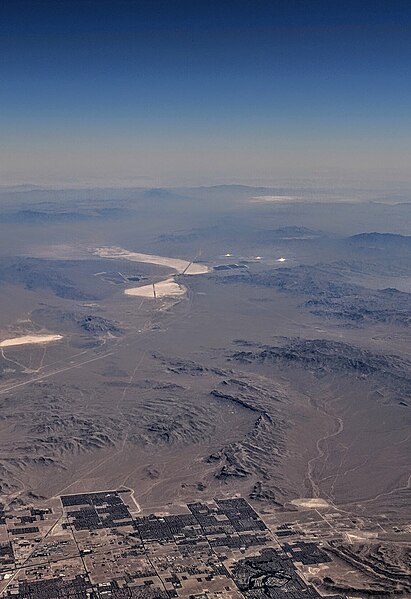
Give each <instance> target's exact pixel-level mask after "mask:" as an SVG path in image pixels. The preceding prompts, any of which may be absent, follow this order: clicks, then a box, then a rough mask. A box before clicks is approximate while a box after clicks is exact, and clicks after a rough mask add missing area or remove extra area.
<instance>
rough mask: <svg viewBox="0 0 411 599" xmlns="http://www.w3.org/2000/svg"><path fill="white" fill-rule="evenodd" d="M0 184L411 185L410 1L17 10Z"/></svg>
mask: <svg viewBox="0 0 411 599" xmlns="http://www.w3.org/2000/svg"><path fill="white" fill-rule="evenodd" d="M0 11H1V12H0V16H1V19H0V51H1V54H2V57H3V60H2V63H1V66H0V70H1V81H2V99H1V104H2V110H1V113H0V130H1V142H0V165H1V166H0V183H1V185H16V184H25V183H33V184H36V185H63V186H67V185H99V186H107V185H112V184H115V185H129V184H130V182H136V181H137V182H139V181H142V182H143V183H144V184H145V185H147V186H169V185H173V186H174V185H198V184H200V185H203V184H218V183H246V184H263V185H264V184H273V183H274V182H275V181H276V179H277V178H291V177H292V178H296V179H298V178H300V179H301V178H317V179H323V180H326V179H327V177H328V178H329V177H330V173H331V174H332V177H333V179H335V180H338V179H339V178H344V179H347V180H358V179H362V180H367V181H370V182H372V181H373V180H376V181H377V182H378V183H380V182H385V183H387V182H395V181H396V180H400V181H404V182H405V183H406V184H410V183H411V175H410V173H409V164H410V158H411V136H410V132H411V118H410V116H411V115H410V110H409V106H410V105H411V85H410V80H409V77H408V72H409V61H410V56H411V35H410V23H411V7H410V6H409V5H408V6H407V5H406V4H405V3H403V2H390V3H387V2H372V3H371V2H363V3H360V4H358V3H351V2H348V3H345V4H344V6H335V5H330V3H326V2H322V1H319V2H313V3H310V5H305V4H304V3H301V2H293V1H291V2H290V1H289V2H275V3H273V2H264V1H262V2H258V3H252V2H244V1H237V2H232V1H229V2H224V3H216V2H196V3H190V2H186V1H183V0H181V1H178V2H172V3H169V2H162V1H158V2H146V1H144V2H126V1H123V2H112V1H108V0H104V1H101V2H98V3H95V2H90V1H83V2H75V1H73V2H70V3H58V5H57V4H56V5H54V6H53V9H52V10H51V9H50V4H49V3H48V2H46V1H41V0H40V1H38V2H30V1H27V0H16V1H15V2H5V3H3V6H2V8H1V9H0Z"/></svg>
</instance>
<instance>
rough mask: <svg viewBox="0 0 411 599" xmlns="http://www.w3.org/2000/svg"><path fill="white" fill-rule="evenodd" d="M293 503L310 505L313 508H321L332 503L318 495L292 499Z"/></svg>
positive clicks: (304, 505)
mask: <svg viewBox="0 0 411 599" xmlns="http://www.w3.org/2000/svg"><path fill="white" fill-rule="evenodd" d="M291 503H292V504H293V505H298V506H299V507H308V508H311V509H313V510H316V509H319V508H326V507H328V506H329V505H330V504H329V503H328V501H325V499H320V498H317V497H306V498H301V499H292V500H291Z"/></svg>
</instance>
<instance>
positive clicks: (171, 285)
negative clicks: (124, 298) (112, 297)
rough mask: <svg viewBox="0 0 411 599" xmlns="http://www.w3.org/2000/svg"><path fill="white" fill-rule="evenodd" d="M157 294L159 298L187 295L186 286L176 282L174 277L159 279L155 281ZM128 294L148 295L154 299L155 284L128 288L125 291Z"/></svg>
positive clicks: (147, 296)
mask: <svg viewBox="0 0 411 599" xmlns="http://www.w3.org/2000/svg"><path fill="white" fill-rule="evenodd" d="M154 287H155V294H156V297H157V298H163V297H180V296H182V295H185V293H186V291H187V290H186V288H185V287H183V286H182V285H179V284H178V283H176V282H175V281H174V279H173V277H170V278H169V279H164V281H159V282H158V283H155V285H154ZM124 293H125V294H126V295H132V296H137V297H146V298H151V299H154V289H153V285H143V286H142V287H132V288H131V289H126V290H125V291H124Z"/></svg>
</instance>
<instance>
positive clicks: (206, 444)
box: [0, 186, 411, 597]
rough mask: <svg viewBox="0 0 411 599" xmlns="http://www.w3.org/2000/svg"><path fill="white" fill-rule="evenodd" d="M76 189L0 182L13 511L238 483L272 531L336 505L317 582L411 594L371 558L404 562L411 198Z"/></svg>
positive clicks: (0, 318)
mask: <svg viewBox="0 0 411 599" xmlns="http://www.w3.org/2000/svg"><path fill="white" fill-rule="evenodd" d="M68 195H70V194H69V193H68V192H64V194H63V195H61V196H60V194H59V192H58V191H57V192H53V193H51V192H49V191H47V190H44V191H41V192H40V191H36V190H33V191H32V192H31V193H29V194H28V195H27V192H24V193H20V192H18V191H12V192H3V193H2V194H1V199H0V201H1V207H2V214H3V215H4V216H5V218H4V219H2V221H1V223H0V240H1V241H0V247H1V258H0V302H1V306H2V310H1V312H0V403H1V412H0V474H1V476H0V493H1V495H0V502H1V504H2V505H3V511H7V510H9V511H8V512H7V513H11V512H10V510H17V511H18V510H24V509H27V508H28V506H29V507H30V506H31V508H33V506H34V507H35V506H54V505H57V504H56V503H55V502H56V501H58V498H59V497H65V496H72V495H73V496H76V494H82V493H85V494H87V493H98V492H101V491H103V490H110V489H120V490H128V492H132V493H133V497H134V500H135V501H136V502H137V503H136V505H137V506H138V510H142V512H143V514H150V513H152V512H156V513H168V514H170V513H174V512H173V510H175V509H177V508H176V506H184V505H186V504H190V503H193V502H210V501H212V500H213V499H214V498H227V499H229V498H233V497H243V498H244V499H245V500H246V501H247V502H250V504H251V505H252V506H253V507H254V508H255V509H256V510H257V511H259V512H260V513H261V515H262V517H263V518H264V520H265V522H266V524H267V526H269V528H270V530H271V531H274V534H277V533H276V532H275V531H276V530H277V529H278V527H281V526H282V523H283V522H287V521H289V520H293V521H295V522H298V523H299V524H298V526H299V527H300V528H299V530H300V531H302V530H304V531H305V533H304V534H305V535H306V536H307V535H308V537H310V535H311V536H312V535H313V534H314V532H313V528H312V527H313V526H314V525H315V522H316V521H317V520H318V522H317V524H318V525H321V526H322V524H324V521H325V522H326V524H325V529H326V533H324V531H323V532H320V531H319V529H317V530H316V532H315V535H314V536H315V538H316V539H317V540H320V541H321V543H323V542H326V543H328V544H327V547H326V550H327V551H328V553H327V556H328V557H327V559H328V560H331V563H330V565H327V567H323V566H321V568H319V569H318V568H317V567H316V568H314V569H312V570H310V574H309V579H310V580H311V579H312V580H313V581H314V583H316V584H317V588H318V589H319V590H320V589H322V591H324V589H325V588H326V587H327V588H328V589H329V590H330V589H331V590H334V594H335V593H337V592H349V588H351V587H352V589H354V590H355V596H356V597H366V596H367V597H368V596H370V594H371V595H372V594H373V593H374V596H376V597H377V596H378V597H379V596H382V595H381V593H382V592H383V590H384V584H386V587H385V588H386V589H391V590H390V592H393V590H395V593H396V594H398V595H399V596H401V597H406V596H407V592H408V590H407V589H408V587H406V586H404V585H402V586H401V584H400V582H398V580H399V579H398V580H397V582H396V583H395V584H394V583H393V579H392V578H390V577H389V576H388V574H387V573H385V574H384V575H382V574H381V572H380V570H378V568H376V564H381V563H382V562H384V564H386V563H388V561H389V560H390V559H394V558H393V556H392V554H391V553H390V552H392V551H395V552H396V553H395V560H397V559H398V560H399V559H401V560H403V561H402V562H401V564H402V565H401V566H399V567H400V568H402V569H401V572H407V571H409V570H407V568H409V565H408V566H406V565H405V564H406V563H409V562H406V559H408V560H409V553H408V554H407V555H408V558H406V557H405V554H404V555H402V554H401V557H400V556H399V553H398V551H399V549H398V548H400V547H401V548H403V550H404V551H406V547H407V548H408V549H407V551H409V545H408V544H407V543H408V542H409V540H410V537H411V529H410V528H409V501H410V493H411V478H410V474H411V473H410V469H409V456H410V449H411V447H410V444H411V436H410V433H409V430H410V395H411V394H410V391H411V356H410V353H409V347H410V345H409V344H410V325H411V313H410V307H411V302H410V299H411V294H410V292H411V287H410V285H411V260H410V256H411V237H410V236H408V233H409V231H408V230H407V228H406V222H407V219H408V222H409V217H410V212H411V204H409V203H396V202H393V203H391V204H389V203H384V202H375V201H365V200H364V198H360V199H358V200H357V201H352V202H350V203H347V202H345V203H343V202H341V201H338V202H334V203H332V202H331V203H329V204H324V203H322V202H315V201H312V199H311V198H309V199H304V198H302V199H299V198H298V196H297V193H295V194H294V190H290V192H289V193H288V194H287V195H284V197H283V199H281V196H279V195H278V193H277V191H276V190H273V189H265V190H262V189H260V188H259V189H254V188H243V187H237V186H232V187H230V186H223V187H222V188H218V187H217V188H214V187H212V188H198V189H184V190H180V189H173V190H169V191H167V193H165V192H163V191H161V190H158V191H155V190H152V191H151V192H150V194H147V191H146V190H144V189H136V190H132V191H128V192H127V193H126V192H124V191H116V190H113V192H112V193H110V194H107V195H105V196H104V198H102V197H99V195H98V194H96V193H95V192H87V191H84V192H81V193H79V192H78V191H77V192H76V193H74V192H73V197H70V212H67V210H68V208H67V204H66V203H67V196H68ZM259 195H261V196H262V197H263V201H261V202H257V201H256V199H255V198H256V196H259ZM294 195H295V197H294ZM288 196H292V197H293V199H292V201H291V200H290V198H289V197H288ZM267 197H270V201H268V200H267ZM272 198H274V199H275V201H274V200H272ZM29 199H30V208H28V207H27V202H28V200H29ZM188 199H189V201H190V210H189V211H187V210H186V203H187V201H188ZM206 203H207V205H208V208H207V207H206ZM210 206H213V211H210V210H209V207H210ZM388 212H389V214H390V230H389V231H387V230H386V228H385V222H386V215H387V213H388ZM140 213H144V215H145V216H144V222H142V220H141V219H140ZM336 213H339V214H340V215H341V218H339V219H337V220H336V218H335V214H336ZM63 223H64V225H63ZM46 231H47V235H46V234H45V232H46ZM45 240H47V241H45ZM39 509H43V507H41V508H39ZM47 509H48V508H47ZM50 509H52V511H53V510H55V509H56V508H53V507H51V508H50ZM179 509H183V508H179ZM5 513H6V512H5ZM13 513H14V512H13ZM19 513H20V512H19ZM53 513H54V512H53ZM10 517H11V516H10ZM13 517H14V516H13ZM15 517H17V516H15ZM19 517H20V516H19ZM312 518H314V519H312ZM331 522H332V524H327V523H331ZM321 523H322V524H321ZM321 526H320V528H321ZM310 527H311V528H310ZM327 528H328V530H327ZM5 534H6V537H7V534H8V535H10V534H11V533H10V530H9V532H8V533H7V532H6V533H5ZM301 534H302V533H301ZM330 534H331V536H330ZM275 538H277V537H275ZM278 538H279V537H278ZM310 538H311V537H310ZM313 538H314V537H313ZM41 542H42V541H41ZM392 543H394V545H392ZM394 547H395V548H396V549H395V550H394ZM290 555H291V554H290ZM387 560H388V561H387ZM348 562H349V563H350V564H351V566H350V567H354V566H355V567H358V568H359V569H358V580H356V581H355V584H354V582H353V580H351V581H350V582H349V580H348V578H347V575H346V567H345V569H344V567H343V564H344V563H345V564H347V563H348ZM326 563H328V562H326ZM14 567H15V568H17V566H14ZM378 567H380V566H378ZM384 567H385V566H384ZM365 570H367V575H365V573H364V572H365ZM18 571H19V572H20V570H18ZM11 572H12V571H11ZM13 572H17V570H13ZM307 572H308V571H307ZM6 574H7V572H6ZM307 575H308V574H307ZM16 576H17V578H16V579H15V577H14V574H13V576H12V580H18V576H20V575H16ZM356 576H357V575H356ZM384 576H385V577H386V578H385V579H384ZM387 576H388V578H387ZM381 577H382V578H381ZM9 579H10V577H8V576H6V577H5V578H4V583H5V584H4V585H3V588H4V592H3V596H5V597H6V596H9V595H8V594H7V593H9V592H12V583H11V582H10V581H9ZM383 579H384V580H385V581H386V583H383V582H381V581H382V580H383ZM330 580H332V581H333V582H332V583H331V582H330ZM8 581H9V582H10V584H9V582H8ZM327 581H328V582H327ZM387 581H388V582H387ZM389 581H391V582H389ZM318 585H319V586H318ZM327 585H328V586H327ZM387 585H388V586H387ZM390 585H391V586H390ZM233 588H234V587H233ZM344 589H345V590H344ZM353 592H354V591H353ZM378 593H380V595H378ZM10 596H11V595H10ZM110 596H117V595H114V594H113V595H110ZM119 596H120V595H119ZM133 596H134V595H133ZM136 596H137V595H136Z"/></svg>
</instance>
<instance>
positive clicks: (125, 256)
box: [94, 247, 210, 275]
mask: <svg viewBox="0 0 411 599" xmlns="http://www.w3.org/2000/svg"><path fill="white" fill-rule="evenodd" d="M94 253H95V254H97V255H98V256H100V257H101V258H114V259H117V260H118V259H122V260H131V261H132V262H145V263H146V264H158V265H159V266H167V267H169V268H172V269H173V270H176V271H177V272H178V273H179V274H182V273H184V274H185V275H201V274H205V273H207V272H209V270H210V269H209V268H208V266H206V265H205V264H196V263H192V262H189V261H188V260H181V259H179V258H167V257H166V256H154V255H152V254H140V253H137V252H129V251H128V250H124V249H122V248H119V247H101V248H97V249H96V250H95V251H94Z"/></svg>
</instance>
